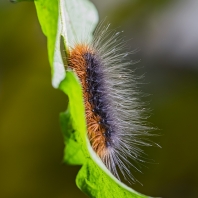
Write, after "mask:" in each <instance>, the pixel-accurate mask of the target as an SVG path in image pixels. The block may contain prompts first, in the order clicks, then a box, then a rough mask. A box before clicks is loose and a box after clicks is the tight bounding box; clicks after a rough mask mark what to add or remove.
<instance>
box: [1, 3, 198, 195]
mask: <svg viewBox="0 0 198 198" xmlns="http://www.w3.org/2000/svg"><path fill="white" fill-rule="evenodd" d="M93 2H94V4H95V5H96V7H97V8H98V11H99V14H100V18H101V19H104V18H105V17H106V16H107V19H106V20H108V21H110V22H111V23H112V27H113V28H114V27H118V29H121V30H124V36H125V39H126V40H128V39H130V41H129V42H127V45H128V47H129V49H131V50H134V49H138V52H137V53H136V54H135V55H132V57H131V58H132V59H134V60H140V59H141V62H140V63H138V64H136V65H135V66H134V68H138V69H137V73H138V74H139V75H142V74H144V75H145V77H144V80H143V84H141V90H142V91H143V92H145V93H148V94H149V97H147V99H146V100H147V101H149V105H148V106H149V108H150V109H152V111H151V116H150V117H149V122H151V123H153V125H154V126H157V127H158V128H159V130H158V131H157V132H156V133H158V134H160V136H159V137H157V138H155V141H156V142H158V143H159V144H160V145H161V146H162V148H161V149H160V148H155V147H153V148H149V149H147V150H146V153H148V155H149V158H151V159H153V160H154V162H153V163H150V164H145V167H143V168H142V172H143V174H141V173H134V174H135V176H136V178H137V179H138V180H139V181H140V182H141V183H142V184H143V186H142V185H140V184H139V183H137V184H135V185H132V187H133V188H134V189H136V190H138V191H139V192H141V193H144V194H147V195H150V196H160V197H164V198H197V197H198V170H197V167H198V143H197V142H198V141H197V140H198V1H197V0H188V1H186V0H160V1H157V0H149V1H148V0H134V1H133V0H100V1H99V0H93ZM50 75H51V74H50V66H49V63H48V57H47V48H46V38H45V37H44V35H43V34H42V32H41V28H40V25H39V23H38V19H37V16H36V11H35V7H34V4H33V3H31V2H22V3H18V4H11V3H9V1H7V0H0V197H1V198H27V197H28V198H31V197H32V198H44V197H46V198H77V197H78V198H80V197H82V198H83V197H86V196H85V195H84V194H83V193H82V192H81V191H80V190H78V188H77V187H76V185H75V176H76V174H77V172H78V170H79V168H80V167H79V166H67V165H65V164H63V163H62V156H63V148H64V144H63V137H62V134H61V130H60V127H59V112H61V111H64V110H65V108H66V104H67V99H66V96H65V95H64V94H63V93H62V92H60V91H58V90H55V89H53V88H52V86H51V76H50Z"/></svg>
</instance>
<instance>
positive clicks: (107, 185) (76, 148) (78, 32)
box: [35, 0, 147, 198]
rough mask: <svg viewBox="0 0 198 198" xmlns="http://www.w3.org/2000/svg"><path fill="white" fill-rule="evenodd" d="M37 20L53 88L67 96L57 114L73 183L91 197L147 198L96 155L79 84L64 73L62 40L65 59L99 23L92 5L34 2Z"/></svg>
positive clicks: (71, 0) (84, 0)
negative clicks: (73, 169) (73, 174)
mask: <svg viewBox="0 0 198 198" xmlns="http://www.w3.org/2000/svg"><path fill="white" fill-rule="evenodd" d="M35 5H36V9H37V14H38V18H39V21H40V24H41V27H42V30H43V32H44V34H45V35H46V36H47V41H48V42H47V43H48V54H49V61H50V65H51V69H52V85H53V86H54V87H55V88H59V89H60V90H62V91H63V92H64V93H65V94H66V95H67V96H68V100H69V103H68V108H67V110H66V112H63V113H61V114H60V123H61V128H62V131H63V135H64V141H65V144H66V148H65V154H64V161H65V162H67V163H68V164H81V165H82V168H81V170H80V171H79V173H78V175H77V178H76V183H77V186H78V187H79V188H80V189H81V190H82V191H83V192H84V193H86V194H87V195H89V196H90V197H97V198H110V197H111V198H112V197H113V198H114V197H118V198H126V197H127V198H146V197H147V196H144V195H141V194H139V193H137V192H136V191H134V190H133V189H131V188H129V187H127V186H126V185H124V184H123V183H121V182H120V181H118V180H117V179H116V178H115V177H114V176H113V175H112V174H111V173H110V172H109V170H107V168H106V167H105V165H104V164H103V163H102V161H101V160H100V158H99V157H98V156H97V155H96V154H95V152H94V151H93V149H92V148H91V145H90V143H89V141H88V138H87V131H86V120H85V108H84V104H83V94H82V88H81V84H80V81H79V80H78V78H77V76H76V74H75V73H73V71H70V70H69V69H66V67H65V66H64V64H63V60H62V57H61V51H60V37H62V38H63V42H64V46H65V50H66V57H68V52H69V49H70V48H71V47H73V45H74V44H75V42H78V41H82V40H81V39H82V37H83V36H82V34H84V32H85V31H86V36H87V38H88V39H91V38H92V33H93V30H94V28H95V26H96V24H97V22H98V15H97V11H96V9H95V7H94V6H93V4H92V3H91V2H90V1H88V0H60V1H58V0H38V1H35Z"/></svg>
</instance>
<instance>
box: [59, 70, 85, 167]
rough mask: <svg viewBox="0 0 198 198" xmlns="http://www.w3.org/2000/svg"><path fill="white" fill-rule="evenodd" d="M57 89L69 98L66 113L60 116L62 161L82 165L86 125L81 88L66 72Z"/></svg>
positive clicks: (76, 80)
mask: <svg viewBox="0 0 198 198" xmlns="http://www.w3.org/2000/svg"><path fill="white" fill-rule="evenodd" d="M59 88H60V89H61V90H62V91H63V92H64V93H65V94H67V96H68V98H69V103H68V108H67V111H66V112H64V113H61V114H60V121H61V128H62V131H63V134H64V138H65V144H66V147H65V155H64V161H65V162H67V163H68V164H83V163H84V162H85V157H86V155H87V156H88V154H87V152H86V150H85V148H86V143H85V136H86V125H85V116H84V105H83V101H82V91H81V86H80V83H79V81H78V79H77V77H76V76H75V74H74V73H73V72H72V71H67V77H66V78H65V79H64V80H63V81H62V82H61V84H60V87H59ZM83 150H84V152H83Z"/></svg>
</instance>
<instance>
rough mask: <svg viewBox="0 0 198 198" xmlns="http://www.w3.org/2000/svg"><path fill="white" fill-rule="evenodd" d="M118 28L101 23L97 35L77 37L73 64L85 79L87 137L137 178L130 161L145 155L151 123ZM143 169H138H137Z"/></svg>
mask: <svg viewBox="0 0 198 198" xmlns="http://www.w3.org/2000/svg"><path fill="white" fill-rule="evenodd" d="M125 46H126V43H125V42H124V41H122V38H121V37H120V35H119V33H116V32H115V31H110V30H109V25H108V26H106V27H105V28H104V29H102V28H101V27H98V28H97V29H96V31H95V33H94V38H93V41H91V42H88V41H87V42H78V43H76V44H75V45H74V47H72V48H71V49H70V51H69V61H68V64H69V67H70V68H71V69H73V70H74V71H75V72H76V74H77V76H78V77H79V79H80V82H81V84H82V89H83V97H84V104H85V112H86V122H87V131H88V138H89V141H90V143H91V146H92V148H93V150H94V151H95V152H96V153H97V155H98V156H99V157H100V158H101V160H102V161H103V163H104V164H105V165H106V167H107V168H108V169H109V170H110V171H111V173H112V174H113V175H114V176H115V177H116V178H118V179H120V173H119V172H121V174H122V175H123V176H124V178H125V179H126V180H128V181H129V182H130V181H132V182H134V181H135V178H134V177H133V174H132V173H131V172H130V168H129V167H134V168H135V169H137V168H136V165H137V163H138V162H142V161H144V159H143V156H142V155H143V154H144V152H143V150H142V148H141V146H150V145H151V143H150V142H149V140H147V139H146V136H149V135H150V133H149V130H150V127H147V126H146V125H145V122H144V119H143V117H142V116H143V114H144V111H145V110H144V108H143V106H142V105H141V103H140V101H139V91H138V90H137V88H136V87H137V82H136V78H135V77H134V75H133V71H132V70H131V68H130V65H131V64H132V62H129V61H127V60H126V58H125V57H126V55H127V54H128V53H125V52H122V50H123V49H124V48H125ZM137 170H138V169H137Z"/></svg>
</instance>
